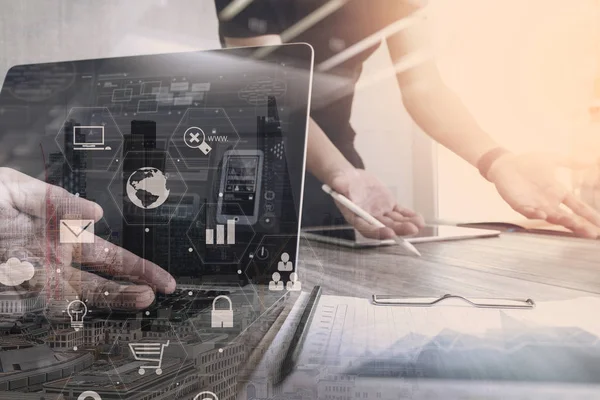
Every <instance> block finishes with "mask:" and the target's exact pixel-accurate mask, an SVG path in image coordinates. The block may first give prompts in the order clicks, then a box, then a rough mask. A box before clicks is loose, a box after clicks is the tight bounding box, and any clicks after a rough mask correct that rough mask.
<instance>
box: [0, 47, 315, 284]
mask: <svg viewBox="0 0 600 400" xmlns="http://www.w3.org/2000/svg"><path fill="white" fill-rule="evenodd" d="M311 78H312V49H311V48H310V47H309V46H307V45H302V44H300V45H283V46H275V47H266V48H264V47H263V48H244V49H225V50H214V51H199V52H189V53H175V54H160V55H144V56H133V57H119V58H109V59H97V60H84V61H73V62H59V63H48V64H37V65H22V66H16V67H13V68H12V69H11V70H10V71H9V72H8V74H7V76H6V79H5V82H4V85H3V87H2V92H1V95H0V141H1V142H3V143H4V144H5V145H3V146H2V148H1V149H0V153H3V154H2V155H1V157H0V158H1V160H2V166H5V167H11V168H14V169H17V170H20V171H22V172H24V173H26V174H28V175H31V176H34V177H36V178H38V179H41V180H44V181H47V182H49V183H51V184H54V185H57V186H61V187H64V188H65V189H67V190H68V191H69V192H71V193H74V194H77V195H78V196H81V197H84V198H87V199H90V200H92V201H95V202H97V203H98V204H100V205H101V206H102V208H103V210H104V217H103V218H102V219H101V220H100V221H99V222H98V223H96V224H95V227H94V228H95V234H96V235H98V236H100V237H103V238H104V239H107V240H109V241H111V242H113V243H115V244H118V245H119V246H122V247H124V248H126V249H128V250H130V251H131V252H133V253H135V254H138V255H140V256H142V257H143V258H145V259H148V260H150V261H153V262H155V263H156V264H158V265H160V266H161V267H162V268H164V269H166V270H168V271H169V272H170V273H171V274H172V275H173V276H174V277H175V278H176V279H177V281H178V282H180V283H185V284H190V285H196V284H197V285H201V284H203V282H205V281H206V280H207V279H211V280H212V281H213V282H214V281H215V280H216V281H217V282H218V281H219V279H222V280H223V282H224V283H225V282H227V281H230V280H232V279H233V280H236V281H238V283H239V282H243V281H248V280H250V281H253V282H257V283H263V282H264V283H268V282H269V280H270V278H271V274H272V273H273V272H274V271H279V273H280V275H281V280H282V281H283V282H285V281H287V280H288V279H289V275H290V274H291V273H292V272H294V271H295V268H296V265H297V262H296V261H297V253H298V235H299V223H300V212H301V199H302V186H303V177H304V160H305V143H306V128H307V126H306V125H307V117H308V108H309V95H310V88H311ZM11 143H14V146H10V144H11ZM7 144H8V145H7ZM48 218H51V216H48ZM280 263H283V264H284V265H285V267H284V268H283V269H282V268H279V269H278V266H279V265H281V264H280Z"/></svg>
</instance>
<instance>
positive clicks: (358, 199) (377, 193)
mask: <svg viewBox="0 0 600 400" xmlns="http://www.w3.org/2000/svg"><path fill="white" fill-rule="evenodd" d="M329 185H330V186H331V187H332V188H333V189H334V190H335V191H336V192H338V193H340V194H343V195H344V196H346V197H348V198H349V199H350V200H352V201H353V202H354V203H356V204H357V205H358V206H360V207H361V208H363V209H364V210H365V211H367V212H368V213H369V214H371V215H373V216H374V217H375V218H377V219H378V220H380V221H381V222H383V223H384V224H385V226H386V227H385V228H378V227H376V226H373V225H371V224H369V223H368V222H367V221H365V220H363V219H362V218H360V217H358V216H356V215H355V214H354V213H353V212H352V211H350V210H348V209H347V208H346V207H344V206H343V205H341V204H340V203H337V202H336V204H337V206H338V208H339V209H340V211H341V212H342V214H343V215H344V217H345V218H346V221H348V222H349V223H350V224H352V225H353V226H354V228H356V230H358V231H359V232H360V233H361V234H362V235H363V236H365V237H369V238H375V239H391V238H393V237H394V236H396V235H411V234H414V233H417V232H418V231H419V229H420V228H422V227H423V226H424V225H425V223H424V222H423V217H421V216H420V215H419V214H417V213H415V212H414V211H411V210H408V209H406V208H403V207H401V206H399V205H398V204H397V202H396V199H395V198H394V195H393V194H392V192H391V191H390V190H389V189H388V188H386V187H385V185H384V184H383V183H382V182H381V181H380V180H379V179H377V177H375V176H374V175H372V174H370V173H369V172H367V171H365V170H363V169H349V170H347V171H346V172H344V173H341V174H338V175H336V176H335V177H334V178H333V179H332V180H331V182H330V184H329Z"/></svg>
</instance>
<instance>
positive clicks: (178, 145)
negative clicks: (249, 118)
mask: <svg viewBox="0 0 600 400" xmlns="http://www.w3.org/2000/svg"><path fill="white" fill-rule="evenodd" d="M209 110H210V111H211V112H214V113H217V114H218V113H221V115H224V116H225V120H226V121H227V123H228V124H229V127H230V128H231V132H233V133H234V134H235V141H234V142H233V143H232V144H233V145H232V147H231V149H232V150H233V149H235V148H236V147H237V145H238V143H239V142H240V140H241V137H240V135H239V133H238V131H237V129H235V126H234V125H233V123H232V122H231V119H230V118H229V115H228V114H227V112H226V111H225V109H224V108H221V107H206V108H199V107H190V108H188V109H187V110H185V112H184V113H183V115H182V116H181V119H180V120H179V122H178V123H177V126H176V127H175V129H174V130H173V133H172V134H171V137H170V138H169V141H170V142H171V143H172V144H173V146H174V147H175V150H176V151H177V154H179V157H180V159H181V161H183V164H184V165H185V166H186V168H188V169H191V170H195V169H218V167H210V165H209V166H205V165H203V166H201V167H195V166H193V165H190V163H188V162H187V160H186V159H187V158H188V157H187V156H186V155H185V154H184V153H183V152H182V151H181V149H180V148H184V147H185V148H188V146H187V145H186V144H185V140H184V139H183V138H181V140H180V141H179V139H177V140H176V139H175V138H176V137H177V136H178V135H179V134H180V133H183V134H184V135H185V132H186V131H187V130H188V129H189V128H191V127H193V126H196V125H192V124H191V123H190V124H189V126H184V127H183V128H182V127H181V126H182V124H185V122H186V119H187V118H189V114H190V112H194V111H198V112H203V113H209ZM219 118H222V117H221V116H220V117H219ZM199 128H201V130H202V131H203V132H204V133H205V135H206V136H209V135H212V133H210V134H207V133H206V132H208V129H205V127H204V128H203V127H201V126H200V127H199ZM216 135H217V136H219V135H221V134H219V133H217V134H216ZM226 143H230V141H227V142H226ZM182 145H183V146H184V147H182ZM191 150H194V151H196V152H198V156H199V157H202V158H206V160H207V161H210V157H211V154H210V153H208V154H206V155H204V154H202V152H201V150H200V149H197V148H194V149H191Z"/></svg>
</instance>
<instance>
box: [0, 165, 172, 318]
mask: <svg viewBox="0 0 600 400" xmlns="http://www.w3.org/2000/svg"><path fill="white" fill-rule="evenodd" d="M52 209H55V214H54V215H48V216H46V213H47V211H48V210H52ZM102 214H103V211H102V208H101V207H100V206H99V205H98V204H96V203H94V202H91V201H89V200H86V199H83V198H79V197H77V196H74V195H72V194H70V193H69V192H67V191H66V190H64V189H62V188H59V187H57V186H52V185H49V184H46V183H44V182H42V181H39V180H37V179H34V178H32V177H30V176H27V175H25V174H23V173H20V172H18V171H15V170H12V169H10V168H0V250H1V252H2V253H0V254H3V257H2V258H1V259H0V260H1V261H2V263H3V264H10V263H12V264H13V265H12V271H13V272H7V273H8V275H6V274H5V272H6V271H11V269H8V268H7V269H6V271H5V270H2V271H1V272H0V277H4V278H9V279H7V280H8V283H13V284H14V283H16V284H18V282H12V280H13V279H12V278H14V277H15V276H19V275H23V274H20V272H24V275H23V276H25V277H27V272H26V271H22V270H19V269H17V268H25V269H27V268H29V266H28V264H29V265H31V264H30V263H28V262H27V261H23V262H22V260H25V259H26V258H28V257H33V258H36V257H37V258H39V259H40V260H42V261H41V263H42V264H43V267H44V268H43V271H42V270H40V269H39V268H38V270H37V271H36V272H35V275H36V276H34V277H33V278H32V279H31V281H30V282H31V283H32V285H31V286H38V287H42V286H43V280H44V279H45V278H43V277H42V275H44V272H45V273H47V274H56V278H57V280H58V282H59V284H61V285H62V286H63V287H62V289H63V291H62V292H63V296H64V297H65V298H66V299H74V298H75V297H76V296H79V298H85V299H86V300H88V301H89V302H91V303H92V304H94V303H97V304H107V305H109V306H110V307H113V308H131V309H141V308H145V307H147V306H149V305H150V304H151V303H152V302H153V301H154V292H155V291H159V292H162V293H167V294H168V293H172V292H173V291H174V290H175V279H174V278H173V277H172V276H171V275H170V274H169V273H168V272H166V271H165V270H163V269H162V268H160V267H159V266H158V265H156V264H154V263H152V262H150V261H147V260H144V259H142V258H140V257H138V256H136V255H135V254H133V253H131V252H129V251H127V250H125V249H123V248H121V247H119V246H116V245H115V244H113V243H110V242H108V241H106V240H104V239H102V238H99V237H97V236H95V237H94V238H93V243H60V240H59V237H58V234H56V232H51V231H48V232H46V226H47V222H48V221H47V219H46V217H48V218H56V221H60V220H61V219H63V218H64V219H68V218H69V216H70V215H76V217H77V218H78V219H89V220H93V221H95V222H97V221H98V220H100V218H102ZM9 260H10V261H9ZM73 263H76V264H81V265H85V266H87V267H89V268H88V269H91V270H96V271H102V272H103V274H108V275H111V276H115V277H119V278H126V279H127V280H128V281H130V282H133V283H135V284H133V285H124V284H121V283H118V282H115V281H112V280H109V279H105V278H103V277H101V276H98V275H96V274H93V273H91V272H87V271H82V270H80V269H79V268H75V267H73V266H72V264H73ZM17 264H18V265H17ZM4 284H6V282H5V283H4Z"/></svg>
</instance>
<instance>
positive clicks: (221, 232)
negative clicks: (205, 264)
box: [206, 219, 235, 245]
mask: <svg viewBox="0 0 600 400" xmlns="http://www.w3.org/2000/svg"><path fill="white" fill-rule="evenodd" d="M216 231H217V232H216V236H217V237H216V240H215V229H212V228H206V244H210V245H214V244H235V220H234V219H228V220H227V235H226V234H225V225H217V227H216ZM225 236H227V243H225Z"/></svg>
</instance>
